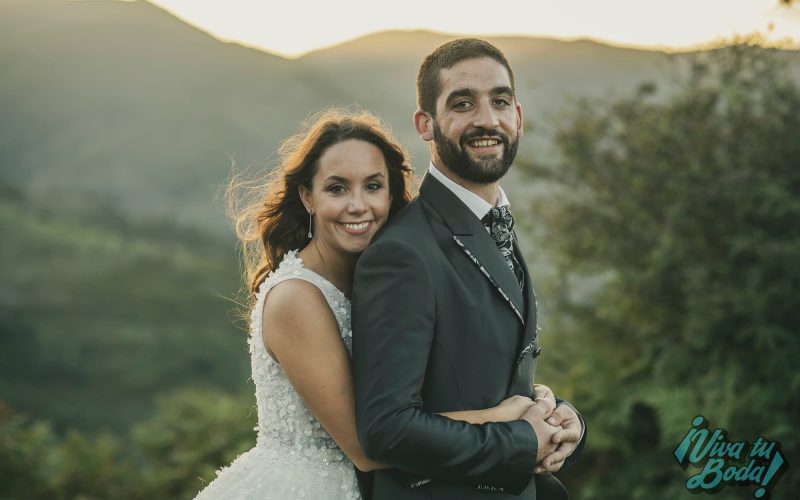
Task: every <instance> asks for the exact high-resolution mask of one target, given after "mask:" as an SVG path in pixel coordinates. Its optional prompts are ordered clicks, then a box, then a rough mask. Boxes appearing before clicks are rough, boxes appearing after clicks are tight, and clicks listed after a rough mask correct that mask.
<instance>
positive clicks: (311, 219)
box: [308, 211, 314, 240]
mask: <svg viewBox="0 0 800 500" xmlns="http://www.w3.org/2000/svg"><path fill="white" fill-rule="evenodd" d="M313 223H314V213H313V212H311V211H309V212H308V239H309V240H310V239H311V237H312V236H314V233H312V232H311V225H312V224H313Z"/></svg>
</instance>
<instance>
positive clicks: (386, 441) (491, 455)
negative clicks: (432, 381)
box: [353, 239, 538, 493]
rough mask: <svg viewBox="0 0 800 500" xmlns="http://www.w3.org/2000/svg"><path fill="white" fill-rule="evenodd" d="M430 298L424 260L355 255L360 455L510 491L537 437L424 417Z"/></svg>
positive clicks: (507, 427) (381, 249) (525, 470)
mask: <svg viewBox="0 0 800 500" xmlns="http://www.w3.org/2000/svg"><path fill="white" fill-rule="evenodd" d="M435 309H436V303H435V297H434V288H433V283H432V282H431V277H430V273H429V272H428V270H427V267H426V261H425V259H423V258H422V256H421V255H419V253H418V252H417V250H416V249H415V248H414V247H412V246H410V245H408V244H406V243H403V242H400V241H396V240H387V239H382V240H379V241H378V242H376V243H374V244H373V245H371V246H370V247H369V248H368V249H367V250H366V251H365V252H364V254H362V255H361V257H360V258H359V262H358V265H357V267H356V275H355V282H354V287H353V332H354V333H353V361H354V382H355V393H356V426H357V430H358V436H359V440H360V442H361V445H362V447H363V448H364V450H365V452H366V454H367V455H368V456H369V457H370V458H372V459H374V460H377V461H379V462H381V463H385V464H387V465H391V466H393V467H396V468H398V469H402V470H404V471H407V472H411V473H416V474H419V475H422V476H424V477H432V478H445V479H450V480H457V481H470V482H472V481H474V482H476V483H477V482H491V483H492V484H494V485H497V486H498V487H502V488H504V489H505V490H506V491H509V492H512V493H519V492H521V491H522V490H523V489H524V488H525V487H526V486H527V485H528V483H529V482H530V480H531V478H532V473H533V468H534V466H535V464H536V454H537V444H538V443H537V438H536V434H535V432H534V430H533V428H532V426H531V424H530V423H528V422H526V421H523V420H516V421H512V422H500V423H487V424H480V425H473V424H469V423H466V422H462V421H456V420H451V419H449V418H447V417H443V416H440V415H436V414H433V413H429V412H427V411H425V410H423V404H422V397H421V390H422V385H423V381H424V377H425V373H426V370H427V362H428V356H429V353H430V349H431V344H432V342H433V341H434V339H433V334H434V327H435Z"/></svg>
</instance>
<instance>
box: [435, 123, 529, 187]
mask: <svg viewBox="0 0 800 500" xmlns="http://www.w3.org/2000/svg"><path fill="white" fill-rule="evenodd" d="M477 137H492V138H495V139H498V140H500V141H501V142H502V144H503V154H502V155H501V156H500V157H499V158H496V157H487V158H477V159H476V158H473V157H472V156H470V154H469V152H468V151H467V141H469V140H471V139H475V138H477ZM433 142H434V144H435V145H436V152H437V153H438V154H439V158H441V160H442V162H443V163H444V165H445V166H446V167H447V168H449V169H450V170H451V171H452V172H453V173H454V174H456V175H458V176H459V177H461V178H462V179H464V180H467V181H470V182H475V183H478V184H491V183H492V182H495V181H498V180H500V179H501V178H502V177H503V176H504V175H506V172H508V169H509V168H511V163H513V161H514V157H515V156H517V145H518V143H519V140H518V139H517V138H516V137H515V138H514V140H513V141H511V140H509V138H508V136H506V135H505V134H503V133H501V132H498V131H494V132H490V131H488V130H486V129H483V128H477V129H475V131H474V132H471V133H469V134H464V135H462V136H461V138H460V139H459V144H456V143H455V142H454V141H451V140H450V139H449V138H448V137H445V136H444V134H442V131H441V130H439V126H438V124H437V123H436V121H435V120H434V121H433Z"/></svg>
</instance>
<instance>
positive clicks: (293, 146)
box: [226, 109, 412, 302]
mask: <svg viewBox="0 0 800 500" xmlns="http://www.w3.org/2000/svg"><path fill="white" fill-rule="evenodd" d="M349 139H358V140H361V141H364V142H368V143H370V144H373V145H374V146H376V147H377V148H378V149H380V150H381V152H382V153H383V157H384V160H385V161H386V166H387V168H388V170H389V192H390V193H391V195H392V205H391V207H390V208H389V215H390V216H391V215H393V214H394V213H395V212H397V211H398V210H399V209H400V208H402V207H403V206H405V205H406V204H407V203H408V201H409V200H410V199H411V175H412V170H411V167H410V165H409V160H408V155H407V154H406V152H405V150H404V149H403V147H402V146H401V145H400V143H398V142H397V141H396V140H395V139H394V137H392V135H391V132H390V131H389V127H388V126H386V125H384V124H383V123H382V122H381V120H380V119H379V118H377V117H376V116H374V115H372V114H370V113H368V112H366V111H358V112H353V111H347V110H342V109H328V110H325V111H322V112H320V113H318V114H316V115H314V116H312V117H311V118H310V119H309V120H307V121H306V123H305V124H304V125H303V126H302V128H301V129H300V131H299V132H298V133H297V134H295V135H293V136H291V137H289V138H288V139H286V140H285V141H284V142H283V143H282V144H281V146H280V148H279V149H278V154H279V158H280V163H279V165H278V167H277V168H276V169H275V170H274V171H273V172H272V173H271V174H268V176H267V177H266V179H264V180H263V181H260V182H259V181H250V182H248V181H244V180H242V179H241V178H237V177H236V176H234V177H233V178H232V179H231V181H230V183H229V184H228V189H227V193H226V194H227V196H226V198H227V202H228V210H229V213H230V215H231V216H232V218H233V220H234V224H235V229H236V235H237V236H238V238H239V241H240V242H241V245H242V263H243V278H244V281H245V283H246V284H247V290H248V292H249V299H250V302H253V300H254V295H255V293H256V291H258V287H259V285H260V284H261V282H262V281H264V279H265V278H266V277H267V275H268V274H269V273H270V272H271V271H274V270H275V269H276V268H277V266H278V264H279V263H280V259H281V257H282V256H283V254H284V253H286V252H287V251H289V250H293V249H296V248H303V247H304V246H306V244H307V243H308V237H307V234H308V229H309V228H308V224H309V216H308V212H307V211H306V209H305V207H304V206H303V203H302V202H301V201H300V193H299V187H300V186H305V187H306V188H308V189H311V179H312V177H314V173H315V172H316V170H317V164H318V162H319V159H320V157H321V156H322V155H323V153H325V151H327V149H328V148H330V147H331V146H333V145H334V144H337V143H339V142H343V141H346V140H349Z"/></svg>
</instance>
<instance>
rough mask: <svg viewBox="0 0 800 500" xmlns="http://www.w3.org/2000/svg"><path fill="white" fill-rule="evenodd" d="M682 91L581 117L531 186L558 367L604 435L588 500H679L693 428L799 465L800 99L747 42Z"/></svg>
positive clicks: (584, 108)
mask: <svg viewBox="0 0 800 500" xmlns="http://www.w3.org/2000/svg"><path fill="white" fill-rule="evenodd" d="M679 86H680V89H679V91H678V92H676V93H675V94H673V95H671V96H666V97H665V96H659V95H658V91H657V88H656V87H655V86H654V85H652V84H647V85H642V86H641V87H640V88H639V90H638V91H637V92H636V93H634V94H633V95H631V96H630V97H627V98H622V99H618V100H614V101H611V102H603V103H590V102H587V101H579V102H578V103H576V105H575V106H574V107H573V108H572V109H571V110H570V111H569V112H568V113H567V115H566V116H565V117H564V119H563V120H562V121H561V123H560V125H559V128H558V130H557V133H556V144H557V146H558V148H559V151H560V155H561V157H560V160H559V161H558V162H557V163H555V164H550V165H544V164H535V165H531V166H529V168H528V171H529V173H531V174H532V175H533V176H535V177H536V178H538V179H543V180H546V181H547V182H548V183H549V184H550V189H549V190H548V191H547V192H548V193H549V195H547V196H542V197H540V198H538V199H537V200H536V202H535V206H534V213H536V214H537V219H536V222H537V223H538V224H539V226H538V229H537V231H538V233H537V237H538V238H539V239H540V241H542V243H541V248H542V249H543V251H547V252H548V253H549V254H552V259H553V262H555V263H556V266H557V268H558V273H557V275H555V276H553V277H551V278H552V279H550V280H549V281H548V282H547V283H545V284H542V288H544V289H545V290H543V291H542V293H541V294H540V295H541V296H542V297H544V298H545V300H548V299H549V301H550V304H549V305H550V306H551V309H552V310H551V314H550V318H549V321H550V325H549V329H552V330H557V331H560V332H563V334H562V335H561V336H560V338H559V339H557V340H555V342H557V343H558V349H554V350H553V353H554V354H553V355H554V356H555V357H556V362H555V363H554V365H555V367H556V368H557V369H563V370H565V371H566V374H565V375H564V376H562V377H561V378H562V380H563V381H564V384H565V385H566V387H567V392H568V393H570V394H568V396H569V397H571V398H573V399H574V400H575V401H576V402H577V403H578V405H579V407H580V408H581V410H582V412H583V413H584V414H585V415H586V417H587V420H588V421H589V425H590V440H591V442H590V445H589V449H588V450H587V457H586V459H585V460H584V464H583V465H582V466H583V467H589V466H590V467H592V469H591V471H584V472H581V471H580V470H578V471H576V474H577V475H578V476H581V475H582V474H586V478H585V483H584V484H583V490H582V491H583V493H584V495H582V494H580V493H579V494H578V497H579V498H582V497H584V496H586V497H587V498H588V497H591V498H623V497H624V498H675V496H674V495H678V494H680V493H681V492H680V491H679V490H680V488H678V490H670V489H669V488H672V486H673V485H675V484H678V485H679V486H681V487H682V484H681V477H682V475H681V473H680V469H679V468H678V466H677V464H676V463H675V462H674V460H673V459H671V456H670V453H671V451H672V449H673V448H674V447H675V446H676V444H677V442H678V441H679V440H680V438H681V437H682V436H683V434H685V432H686V431H687V430H688V428H689V426H690V421H691V419H692V417H694V416H695V415H697V414H703V415H705V416H706V417H707V418H709V420H710V421H711V425H712V426H718V427H724V428H726V429H728V431H729V432H730V436H731V437H732V438H734V439H742V440H752V439H755V438H756V437H757V436H759V435H763V436H767V437H768V438H770V439H774V440H779V441H780V442H781V443H782V444H783V449H784V451H785V452H788V453H789V462H790V463H797V458H798V455H797V450H798V449H799V448H800V439H799V438H798V437H797V433H796V432H795V429H794V427H793V424H795V423H796V416H797V415H800V398H798V393H800V375H798V374H797V372H796V371H794V370H793V369H792V368H793V366H794V364H795V363H796V360H797V355H798V353H799V352H800V339H798V337H797V335H796V333H797V332H798V330H800V315H798V313H797V311H798V310H800V295H799V294H798V284H799V283H800V224H798V223H797V221H798V220H800V169H799V168H798V159H800V141H798V140H797V130H800V90H799V89H798V86H797V84H796V82H794V81H793V80H792V79H791V77H790V76H788V75H787V74H786V72H785V71H784V67H783V65H782V61H781V60H780V55H779V54H776V53H775V51H771V50H767V49H763V48H760V47H757V46H754V45H752V44H749V43H747V41H746V40H745V41H739V43H736V44H734V45H732V46H729V47H725V48H722V49H719V50H715V51H712V52H709V53H703V54H698V55H697V56H696V58H695V59H694V61H693V64H692V65H691V67H690V68H689V70H688V71H687V73H686V75H685V77H684V78H683V79H682V80H681V81H680V82H679ZM556 351H558V352H556ZM570 361H571V362H570ZM546 370H547V363H545V366H544V367H543V371H545V374H546V373H547V372H546ZM545 376H547V375H545ZM553 376H554V377H556V376H558V375H557V373H555V372H554V373H553ZM543 380H544V378H543ZM579 467H580V466H579ZM606 468H607V470H608V474H597V473H596V472H597V471H598V470H606ZM609 477H612V478H613V479H611V480H610V479H609ZM631 485H635V486H636V488H635V492H634V493H633V494H632V496H631V492H630V488H631ZM665 488H668V489H666V490H665ZM736 489H737V488H733V489H731V491H728V490H726V494H734V492H733V490H736ZM798 489H800V483H799V482H798V481H797V479H790V478H789V477H788V476H787V477H785V478H784V479H783V481H782V483H779V484H778V487H777V488H776V490H775V492H774V493H775V498H786V497H784V496H783V495H787V494H788V493H789V492H791V491H797V490H798ZM673 493H674V495H673ZM683 493H684V494H685V490H684V491H683ZM744 493H746V494H749V495H752V492H749V491H744V492H743V494H744Z"/></svg>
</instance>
